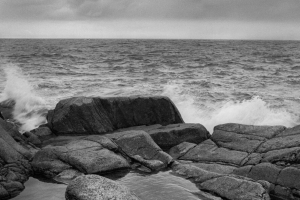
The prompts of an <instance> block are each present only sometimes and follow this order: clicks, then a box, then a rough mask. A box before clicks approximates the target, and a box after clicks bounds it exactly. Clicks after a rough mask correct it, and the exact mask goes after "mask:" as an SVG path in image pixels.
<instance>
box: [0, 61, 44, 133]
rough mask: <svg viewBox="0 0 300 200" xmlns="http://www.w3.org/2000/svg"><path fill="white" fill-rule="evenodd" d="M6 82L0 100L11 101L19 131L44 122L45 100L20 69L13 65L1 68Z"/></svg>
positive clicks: (32, 127) (30, 128)
mask: <svg viewBox="0 0 300 200" xmlns="http://www.w3.org/2000/svg"><path fill="white" fill-rule="evenodd" d="M2 70H3V71H4V74H5V78H6V82H5V87H4V90H3V92H2V94H1V96H0V102H3V101H6V102H9V101H10V102H13V103H12V104H14V107H13V117H14V119H15V120H16V121H17V122H18V123H20V124H21V127H20V131H21V132H25V131H30V130H32V129H34V128H36V127H38V126H39V125H41V124H44V123H46V113H47V110H46V109H45V101H44V100H43V99H42V98H41V97H39V96H38V95H37V94H36V93H35V92H34V88H33V85H32V84H31V83H29V81H28V77H26V76H25V75H24V74H23V73H22V70H21V69H20V68H19V67H17V66H15V65H6V66H5V67H3V68H2Z"/></svg>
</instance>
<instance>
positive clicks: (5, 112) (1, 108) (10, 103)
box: [0, 99, 16, 119]
mask: <svg viewBox="0 0 300 200" xmlns="http://www.w3.org/2000/svg"><path fill="white" fill-rule="evenodd" d="M15 104H16V102H15V101H14V100H12V99H8V100H5V101H2V102H0V113H1V115H2V117H1V118H2V119H13V110H14V106H15Z"/></svg>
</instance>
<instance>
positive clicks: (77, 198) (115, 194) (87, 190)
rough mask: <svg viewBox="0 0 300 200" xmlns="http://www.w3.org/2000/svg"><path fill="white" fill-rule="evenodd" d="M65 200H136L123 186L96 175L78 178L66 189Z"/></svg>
mask: <svg viewBox="0 0 300 200" xmlns="http://www.w3.org/2000/svg"><path fill="white" fill-rule="evenodd" d="M65 196H66V200H100V199H107V200H109V199H111V200H113V199H116V200H138V199H139V198H138V197H137V196H136V195H135V194H134V193H132V192H131V191H130V190H129V189H128V188H126V187H125V186H123V185H121V184H118V183H116V182H115V181H112V180H109V179H107V178H104V177H101V176H97V175H86V176H80V177H78V178H76V179H75V180H73V181H72V182H71V183H70V184H69V185H68V187H67V189H66V195H65Z"/></svg>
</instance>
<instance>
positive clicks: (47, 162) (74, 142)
mask: <svg viewBox="0 0 300 200" xmlns="http://www.w3.org/2000/svg"><path fill="white" fill-rule="evenodd" d="M12 109H13V103H7V102H6V103H2V104H1V105H0V111H1V112H0V113H2V115H0V199H1V200H2V199H3V200H6V199H10V198H13V197H15V196H16V195H18V194H19V193H20V192H22V190H23V189H24V185H23V184H24V183H25V182H26V181H27V180H28V178H29V177H30V176H33V177H44V178H47V179H51V180H55V181H57V182H62V183H66V184H68V187H67V190H66V194H65V196H66V199H67V200H96V199H120V200H123V199H124V200H137V199H141V198H142V197H140V196H139V195H138V194H134V193H133V192H131V191H130V190H129V189H128V188H126V187H125V186H123V185H120V184H118V183H116V182H115V181H113V180H110V179H107V178H104V177H102V176H101V175H103V174H107V173H113V172H114V171H116V170H123V169H126V170H128V171H130V170H136V171H140V172H143V173H149V174H151V173H153V172H157V171H161V170H172V172H173V174H174V175H177V176H181V177H184V178H186V179H188V180H190V181H192V182H193V183H195V184H196V186H197V187H198V188H199V189H200V190H201V191H203V193H204V194H206V199H212V200H214V199H224V200H268V199H274V200H284V199H291V200H298V199H300V182H299V180H300V126H296V127H293V128H286V127H283V126H251V125H242V124H233V123H231V124H222V125H218V126H216V127H215V128H214V131H213V133H212V134H210V133H209V132H208V131H207V130H206V128H205V127H204V126H202V125H201V124H189V123H184V121H183V119H182V117H181V115H180V113H179V111H178V110H177V108H176V106H175V105H174V104H173V103H172V101H171V100H170V99H169V98H167V97H163V96H155V97H126V98H125V97H115V98H88V97H74V98H70V99H65V100H62V101H60V102H59V103H58V104H57V105H56V107H55V109H54V110H50V111H49V112H48V116H47V120H48V124H46V125H42V126H40V127H39V128H37V129H35V130H32V131H30V132H26V133H24V134H23V135H21V134H20V133H19V132H18V131H17V126H16V125H15V124H14V123H13V122H11V121H10V120H9V119H10V118H11V117H12V115H11V111H12ZM200 123H201V122H200Z"/></svg>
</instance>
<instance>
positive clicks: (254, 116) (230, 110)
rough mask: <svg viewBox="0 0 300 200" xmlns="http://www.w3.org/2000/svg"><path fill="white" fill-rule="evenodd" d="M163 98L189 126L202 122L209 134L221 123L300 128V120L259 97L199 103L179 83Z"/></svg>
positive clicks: (167, 90)
mask: <svg viewBox="0 0 300 200" xmlns="http://www.w3.org/2000/svg"><path fill="white" fill-rule="evenodd" d="M162 94H163V95H166V96H168V97H170V98H171V99H172V100H173V101H174V103H175V105H176V106H177V107H178V109H179V111H180V113H181V115H182V117H183V119H184V121H185V122H186V123H200V124H202V125H204V126H205V127H206V128H207V129H208V131H209V132H210V133H212V132H213V128H214V127H215V126H216V125H219V124H225V123H240V124H248V125H283V126H286V127H292V126H295V125H297V123H298V121H299V117H298V116H296V115H295V114H293V113H291V112H288V111H287V110H286V109H285V108H274V107H272V106H271V104H270V103H268V102H266V101H264V100H263V99H262V98H261V97H259V96H253V97H252V98H251V99H245V100H242V101H233V100H227V101H226V100H224V101H222V102H213V101H210V102H202V103H200V104H199V102H196V97H195V96H194V95H190V94H188V92H184V91H183V89H182V87H181V86H180V84H169V85H167V86H166V87H165V89H164V91H163V93H162Z"/></svg>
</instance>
